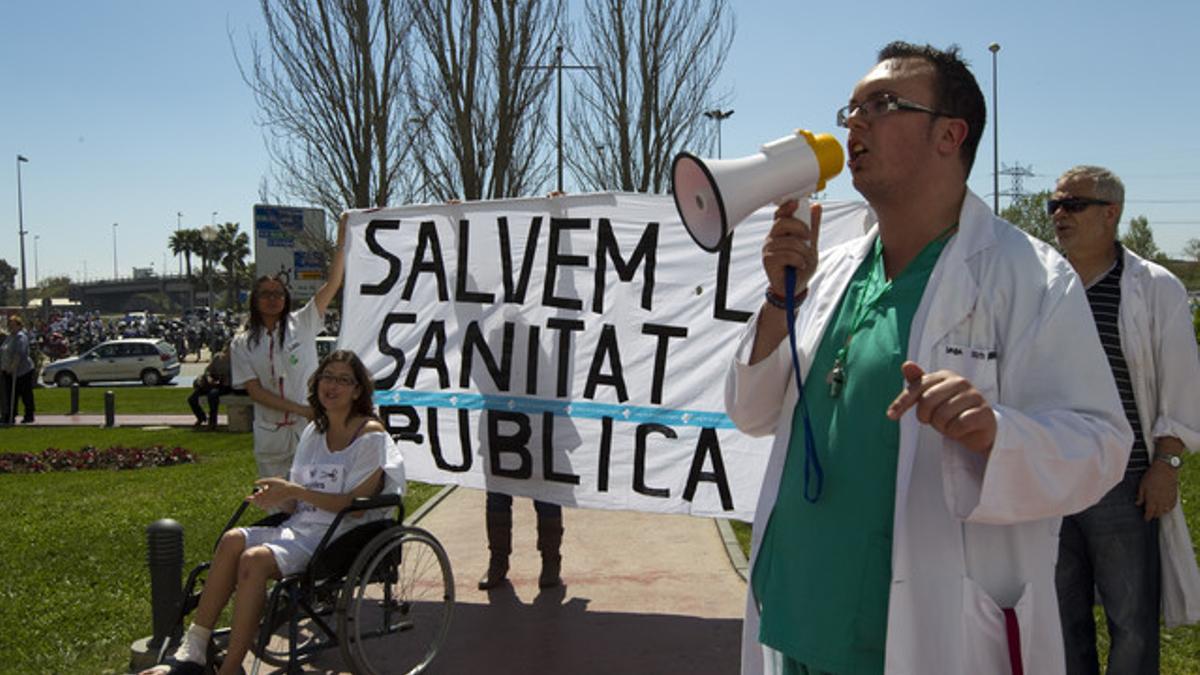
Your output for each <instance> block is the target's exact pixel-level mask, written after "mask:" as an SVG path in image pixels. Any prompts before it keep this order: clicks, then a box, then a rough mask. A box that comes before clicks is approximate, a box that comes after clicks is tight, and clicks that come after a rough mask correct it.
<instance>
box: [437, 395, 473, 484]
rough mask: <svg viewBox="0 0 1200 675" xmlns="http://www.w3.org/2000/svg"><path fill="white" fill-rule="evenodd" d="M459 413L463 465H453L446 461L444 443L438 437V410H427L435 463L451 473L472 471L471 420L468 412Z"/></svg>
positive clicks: (459, 436) (458, 411)
mask: <svg viewBox="0 0 1200 675" xmlns="http://www.w3.org/2000/svg"><path fill="white" fill-rule="evenodd" d="M456 412H457V413H458V439H459V444H460V447H461V448H462V464H451V463H450V462H448V461H446V457H445V455H443V454H442V442H441V440H440V439H439V437H438V409H437V408H428V409H426V416H427V417H428V420H429V423H428V425H429V449H430V451H431V452H432V453H433V463H434V464H436V465H437V468H439V469H441V470H442V471H450V472H453V473H466V472H467V471H470V470H471V462H472V461H473V459H472V458H473V454H472V452H471V433H470V424H471V420H470V418H469V417H468V415H467V411H466V410H463V409H459V410H457V411H456Z"/></svg>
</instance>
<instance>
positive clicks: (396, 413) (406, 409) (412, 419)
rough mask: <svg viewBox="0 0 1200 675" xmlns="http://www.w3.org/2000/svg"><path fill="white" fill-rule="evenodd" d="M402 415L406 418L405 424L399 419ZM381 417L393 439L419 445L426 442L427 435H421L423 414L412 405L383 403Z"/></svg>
mask: <svg viewBox="0 0 1200 675" xmlns="http://www.w3.org/2000/svg"><path fill="white" fill-rule="evenodd" d="M400 417H403V418H404V423H403V424H400V423H399V421H398V420H397V418H400ZM379 418H380V419H382V420H383V428H384V429H387V432H388V433H389V434H391V436H392V440H393V441H397V442H404V443H416V444H417V445H420V444H421V443H424V442H425V437H424V436H423V435H421V416H420V415H418V414H417V409H416V408H414V407H412V406H411V405H381V406H379Z"/></svg>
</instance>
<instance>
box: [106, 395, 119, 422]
mask: <svg viewBox="0 0 1200 675" xmlns="http://www.w3.org/2000/svg"><path fill="white" fill-rule="evenodd" d="M115 426H117V395H116V394H114V393H113V392H112V390H111V389H109V390H108V391H106V392H104V428H106V429H111V428H113V427H115Z"/></svg>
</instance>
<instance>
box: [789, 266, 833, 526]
mask: <svg viewBox="0 0 1200 675" xmlns="http://www.w3.org/2000/svg"><path fill="white" fill-rule="evenodd" d="M783 286H784V302H785V303H786V304H787V307H786V312H787V324H788V343H789V344H790V345H791V348H792V372H794V373H795V374H796V392H797V396H798V397H799V403H800V414H801V415H802V416H803V417H804V500H805V501H807V502H808V503H810V504H815V503H816V502H817V500H818V499H820V498H821V490H822V489H823V488H824V485H825V471H824V470H823V469H822V468H821V458H820V457H818V456H817V442H816V439H814V438H813V431H812V420H810V419H809V417H808V403H807V402H806V401H805V400H804V381H803V380H802V379H801V377H800V355H799V352H798V351H797V350H796V268H795V267H792V266H791V265H788V266H787V267H786V268H784V270H783ZM813 478H815V479H816V486H815V488H813V487H812V486H811V485H810V483H811V482H812V479H813Z"/></svg>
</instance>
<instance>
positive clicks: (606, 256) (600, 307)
mask: <svg viewBox="0 0 1200 675" xmlns="http://www.w3.org/2000/svg"><path fill="white" fill-rule="evenodd" d="M657 252H658V223H646V229H644V230H642V238H641V239H640V240H639V241H638V244H637V247H636V248H635V249H634V251H633V255H631V256H630V257H629V262H626V261H625V260H624V259H623V258H621V249H620V247H619V246H618V245H617V237H616V235H614V234H613V228H612V223H611V222H610V221H609V220H608V218H601V219H600V223H599V227H598V229H597V232H596V283H595V284H594V286H593V289H592V311H593V312H595V313H596V314H601V313H603V312H604V289H605V287H606V286H607V284H605V283H604V281H605V280H604V273H605V271H606V269H605V268H606V266H607V265H606V263H605V261H606V260H612V262H613V269H615V270H616V271H617V276H618V277H619V278H620V279H621V281H626V282H628V281H633V273H634V272H636V271H637V268H638V266H639V265H641V264H642V263H643V262H645V268H644V269H643V271H642V309H645V310H650V309H651V306H652V305H653V297H654V268H655V263H656V261H657V259H658V256H657Z"/></svg>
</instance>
